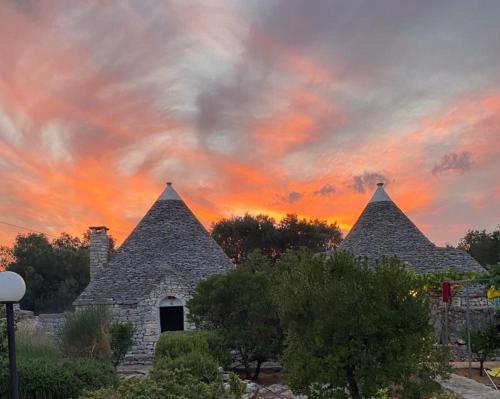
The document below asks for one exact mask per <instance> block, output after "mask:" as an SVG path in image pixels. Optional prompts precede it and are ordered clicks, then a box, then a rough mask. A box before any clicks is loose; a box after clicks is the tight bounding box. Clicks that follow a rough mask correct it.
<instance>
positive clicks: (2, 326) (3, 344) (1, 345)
mask: <svg viewBox="0 0 500 399" xmlns="http://www.w3.org/2000/svg"><path fill="white" fill-rule="evenodd" d="M2 308H3V306H0V311H1V310H3V309H2ZM6 356H7V322H6V320H5V319H4V318H2V317H0V362H1V361H2V359H3V358H5V357H6Z"/></svg>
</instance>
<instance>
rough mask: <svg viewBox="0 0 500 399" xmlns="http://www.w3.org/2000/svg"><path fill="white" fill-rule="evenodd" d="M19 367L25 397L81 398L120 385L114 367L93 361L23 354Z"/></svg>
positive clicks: (2, 376) (3, 380) (4, 374)
mask: <svg viewBox="0 0 500 399" xmlns="http://www.w3.org/2000/svg"><path fill="white" fill-rule="evenodd" d="M17 367H18V373H19V387H20V397H21V398H26V399H30V398H51V399H67V398H77V397H78V396H79V395H80V393H81V392H82V391H83V390H84V389H90V388H100V387H104V386H108V385H111V384H114V383H116V381H117V380H116V375H115V373H114V370H113V368H112V367H111V365H109V364H107V363H100V362H97V361H94V360H90V359H72V360H66V359H64V358H62V357H59V358H57V357H54V356H35V357H33V356H31V355H25V354H24V353H23V352H22V351H19V355H18V360H17ZM7 392H8V368H7V367H4V368H2V369H1V370H0V397H5V396H7Z"/></svg>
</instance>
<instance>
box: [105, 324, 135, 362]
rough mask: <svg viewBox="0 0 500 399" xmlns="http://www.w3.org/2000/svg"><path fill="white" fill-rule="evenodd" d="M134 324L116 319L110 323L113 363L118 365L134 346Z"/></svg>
mask: <svg viewBox="0 0 500 399" xmlns="http://www.w3.org/2000/svg"><path fill="white" fill-rule="evenodd" d="M133 335H134V325H133V324H132V323H130V322H128V323H121V322H118V321H114V322H112V323H111V324H110V325H109V336H110V341H111V342H110V344H111V355H112V360H113V364H114V365H115V366H117V365H118V364H119V363H120V362H121V360H122V359H123V358H124V357H125V355H126V354H127V352H128V350H129V349H130V347H131V346H132V343H133V340H132V336H133Z"/></svg>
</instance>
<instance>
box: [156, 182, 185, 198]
mask: <svg viewBox="0 0 500 399" xmlns="http://www.w3.org/2000/svg"><path fill="white" fill-rule="evenodd" d="M158 201H182V199H181V197H180V196H179V194H177V192H176V191H175V190H174V188H173V187H172V183H171V182H167V187H166V188H165V190H164V191H163V193H161V195H160V196H159V197H158Z"/></svg>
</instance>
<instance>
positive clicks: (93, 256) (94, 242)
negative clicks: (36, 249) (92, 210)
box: [89, 226, 109, 281]
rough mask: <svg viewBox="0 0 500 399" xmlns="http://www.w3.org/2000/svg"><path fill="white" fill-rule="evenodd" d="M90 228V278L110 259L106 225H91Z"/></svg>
mask: <svg viewBox="0 0 500 399" xmlns="http://www.w3.org/2000/svg"><path fill="white" fill-rule="evenodd" d="M89 230H90V280H91V281H92V280H93V278H94V277H95V275H96V273H97V271H98V270H100V269H101V268H102V267H104V266H105V265H106V263H108V260H109V237H108V230H109V229H108V228H107V227H106V226H93V227H89Z"/></svg>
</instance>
